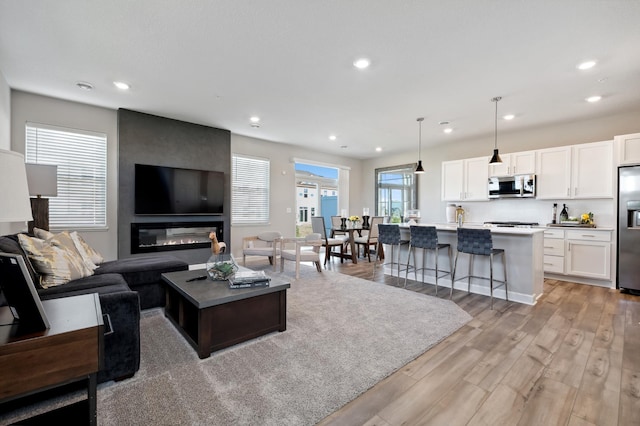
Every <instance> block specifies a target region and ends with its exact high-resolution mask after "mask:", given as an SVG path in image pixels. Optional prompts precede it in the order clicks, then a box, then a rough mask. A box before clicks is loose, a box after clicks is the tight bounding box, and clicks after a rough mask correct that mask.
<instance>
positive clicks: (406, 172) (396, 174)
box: [376, 164, 418, 222]
mask: <svg viewBox="0 0 640 426" xmlns="http://www.w3.org/2000/svg"><path fill="white" fill-rule="evenodd" d="M414 170H415V164H405V165H402V166H395V167H386V168H383V169H376V206H377V207H376V211H377V215H378V216H389V217H390V219H389V221H390V222H401V221H402V218H403V217H404V215H405V212H406V211H407V210H411V209H415V208H417V205H418V200H417V193H418V188H417V186H418V184H417V182H416V179H415V174H414V173H413V171H414Z"/></svg>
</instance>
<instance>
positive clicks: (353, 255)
mask: <svg viewBox="0 0 640 426" xmlns="http://www.w3.org/2000/svg"><path fill="white" fill-rule="evenodd" d="M368 230H369V228H368V227H363V226H362V225H355V226H347V227H344V228H343V227H341V226H338V227H332V228H331V235H332V236H334V235H335V234H336V233H346V234H347V235H348V242H349V248H350V253H348V254H346V255H345V256H343V258H346V259H351V261H352V262H353V263H358V249H357V248H356V241H355V238H356V237H355V234H356V232H357V233H358V237H361V236H362V231H368ZM378 250H379V251H380V259H384V254H383V251H382V245H381V244H378V245H377V247H376V252H378Z"/></svg>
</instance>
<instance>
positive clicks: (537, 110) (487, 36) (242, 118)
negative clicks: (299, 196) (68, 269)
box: [0, 0, 640, 158]
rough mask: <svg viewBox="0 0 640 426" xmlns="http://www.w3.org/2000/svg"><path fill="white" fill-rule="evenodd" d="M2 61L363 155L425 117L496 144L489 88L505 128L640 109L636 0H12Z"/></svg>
mask: <svg viewBox="0 0 640 426" xmlns="http://www.w3.org/2000/svg"><path fill="white" fill-rule="evenodd" d="M361 56H366V57H368V58H370V59H371V61H372V65H371V67H370V68H369V69H367V70H364V71H360V70H357V69H356V68H354V67H353V65H352V64H353V61H354V60H355V59H356V58H358V57H361ZM586 59H595V60H597V61H598V64H597V66H596V67H595V68H593V69H591V70H589V71H578V70H577V69H576V65H577V64H578V63H579V62H581V61H583V60H586ZM0 71H1V72H2V74H3V75H4V77H5V79H6V81H7V82H8V84H9V86H10V87H11V88H14V89H18V90H24V91H28V92H34V93H39V94H44V95H49V96H53V97H57V98H62V99H68V100H73V101H78V102H84V103H88V104H92V105H98V106H103V107H108V108H114V109H116V108H127V109H132V110H136V111H142V112H147V113H150V114H156V115H160V116H165V117H171V118H175V119H180V120H185V121H190V122H195V123H200V124H205V125H209V126H214V127H219V128H223V129H228V130H230V131H231V132H233V133H237V134H240V135H247V136H252V137H257V138H261V139H266V140H270V141H275V142H285V143H290V144H296V145H305V146H311V147H313V148H315V149H319V150H322V151H326V152H330V153H335V154H340V155H345V156H351V157H354V158H369V157H375V156H379V155H384V153H385V151H386V152H389V151H401V150H402V151H404V150H411V149H416V150H417V145H418V124H417V122H416V118H417V117H420V116H424V117H425V121H424V123H423V128H422V146H423V149H425V148H428V146H429V145H430V144H438V143H450V142H449V141H451V142H455V141H456V140H461V139H470V138H487V137H489V136H490V137H491V139H492V138H493V132H494V114H495V110H494V104H493V103H492V102H491V98H493V97H494V96H502V97H503V99H502V101H501V102H500V103H499V104H498V111H499V115H501V116H502V115H503V114H506V113H508V112H511V113H514V114H515V115H516V118H515V119H514V120H512V121H508V122H507V121H503V120H500V122H499V124H498V129H499V134H500V132H509V131H511V130H517V129H524V128H527V127H532V126H544V125H548V124H551V123H557V122H563V121H574V120H584V119H588V118H589V117H596V116H603V115H609V114H615V113H617V112H621V111H624V110H628V109H632V108H633V109H637V108H640V1H638V0H608V1H597V0H530V1H526V0H467V1H455V0H446V1H445V0H440V1H431V0H423V1H409V0H387V1H382V0H352V1H349V0H325V1H320V0H270V1H267V0H242V1H238V0H189V1H180V0H136V1H131V0H109V1H86V0H59V1H49V0H30V1H21V0H3V1H1V2H0ZM114 80H122V81H125V82H128V83H129V84H131V90H130V91H129V92H122V91H119V90H118V89H116V88H115V87H114V86H113V84H112V82H113V81H114ZM78 81H86V82H90V83H91V84H93V85H94V87H95V88H94V90H92V91H90V92H87V91H83V90H80V89H79V88H77V87H76V82H78ZM593 94H599V95H602V97H603V99H602V101H600V102H598V103H595V104H590V103H587V102H585V101H584V99H585V98H586V97H587V96H590V95H593ZM252 115H258V116H260V117H261V119H262V120H261V123H260V125H261V126H260V127H259V128H252V127H251V126H250V123H249V117H250V116H252ZM444 120H447V121H450V122H451V126H452V127H453V129H454V132H453V133H451V134H449V135H445V134H444V133H443V132H442V130H443V126H441V125H439V124H438V123H439V122H440V121H444ZM330 134H335V135H336V136H337V139H336V140H335V141H330V140H329V139H328V137H329V135H330ZM343 145H346V146H347V148H341V146H343ZM377 146H380V147H382V148H383V149H384V150H385V151H383V152H382V153H376V152H375V151H374V149H375V147H377ZM488 148H489V149H490V148H492V147H491V146H490V147H488Z"/></svg>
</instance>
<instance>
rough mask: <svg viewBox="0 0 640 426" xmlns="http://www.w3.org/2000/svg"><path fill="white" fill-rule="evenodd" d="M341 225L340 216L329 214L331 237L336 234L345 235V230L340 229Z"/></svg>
mask: <svg viewBox="0 0 640 426" xmlns="http://www.w3.org/2000/svg"><path fill="white" fill-rule="evenodd" d="M341 226H342V216H331V238H335V236H336V235H343V236H346V235H347V232H346V231H340V227H341Z"/></svg>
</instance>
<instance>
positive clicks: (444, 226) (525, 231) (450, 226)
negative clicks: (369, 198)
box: [398, 222, 614, 235]
mask: <svg viewBox="0 0 640 426" xmlns="http://www.w3.org/2000/svg"><path fill="white" fill-rule="evenodd" d="M398 225H399V226H400V227H401V228H407V229H408V228H409V224H408V223H400V224H398ZM417 225H418V226H435V227H436V229H437V230H439V231H455V230H456V229H458V225H457V224H455V223H418V224H417ZM463 227H465V228H476V229H480V228H487V229H490V230H491V232H492V233H495V234H515V235H531V234H535V233H537V232H544V231H545V230H547V229H561V230H574V231H585V230H587V231H608V232H611V231H613V230H614V229H613V228H608V227H602V228H601V227H596V228H585V227H579V226H572V225H568V226H545V225H539V226H532V227H531V228H510V227H502V226H496V225H488V224H484V223H479V222H465V223H464V225H463Z"/></svg>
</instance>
